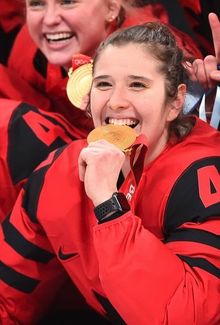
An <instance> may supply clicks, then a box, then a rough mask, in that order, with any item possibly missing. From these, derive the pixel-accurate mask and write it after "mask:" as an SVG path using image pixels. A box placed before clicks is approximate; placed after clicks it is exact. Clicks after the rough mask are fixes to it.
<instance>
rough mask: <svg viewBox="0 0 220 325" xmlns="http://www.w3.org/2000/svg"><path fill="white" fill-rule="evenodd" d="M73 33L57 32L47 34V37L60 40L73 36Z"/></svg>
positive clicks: (51, 39) (50, 39)
mask: <svg viewBox="0 0 220 325" xmlns="http://www.w3.org/2000/svg"><path fill="white" fill-rule="evenodd" d="M72 35H73V34H72V33H67V32H65V33H64V32H63V33H56V34H46V35H45V36H46V38H47V40H48V41H58V40H63V39H67V38H70V37H72Z"/></svg>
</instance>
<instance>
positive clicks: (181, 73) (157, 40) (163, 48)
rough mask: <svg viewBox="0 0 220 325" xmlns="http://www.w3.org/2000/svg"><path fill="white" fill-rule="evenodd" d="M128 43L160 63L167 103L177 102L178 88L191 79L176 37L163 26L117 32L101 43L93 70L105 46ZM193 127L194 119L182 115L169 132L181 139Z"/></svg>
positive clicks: (146, 25)
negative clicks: (138, 47) (175, 100)
mask: <svg viewBox="0 0 220 325" xmlns="http://www.w3.org/2000/svg"><path fill="white" fill-rule="evenodd" d="M129 43H133V44H139V45H141V46H143V48H145V49H147V51H150V53H151V54H152V56H153V57H154V58H155V59H156V60H158V61H159V62H160V72H161V73H162V74H163V75H164V76H165V86H166V94H167V100H168V101H169V100H172V99H175V97H176V96H177V91H178V86H179V85H180V84H183V83H187V79H188V78H187V74H186V71H185V68H184V65H183V62H184V61H185V60H184V57H183V52H182V50H181V49H180V48H179V47H178V45H177V42H176V39H175V36H173V34H172V33H171V32H170V30H169V29H168V28H167V27H166V26H165V25H164V24H162V23H159V22H149V23H146V24H142V25H138V26H132V27H129V28H125V29H121V30H118V31H116V32H114V33H113V34H111V35H110V36H109V37H108V38H107V39H106V40H105V41H103V42H102V43H101V44H100V46H99V48H98V50H97V52H96V55H95V58H94V67H95V65H96V62H97V61H98V59H99V56H100V55H101V53H102V52H103V50H104V49H105V48H106V47H108V46H109V45H111V46H117V47H120V46H125V45H127V44H129ZM192 125H193V120H192V118H191V117H189V116H185V115H183V114H182V113H180V114H179V116H178V117H177V118H176V119H175V120H174V121H172V122H171V123H170V127H169V131H170V134H173V133H174V134H175V135H176V136H177V137H178V138H179V139H181V138H183V137H184V136H186V135H187V134H188V133H189V132H190V130H191V128H192Z"/></svg>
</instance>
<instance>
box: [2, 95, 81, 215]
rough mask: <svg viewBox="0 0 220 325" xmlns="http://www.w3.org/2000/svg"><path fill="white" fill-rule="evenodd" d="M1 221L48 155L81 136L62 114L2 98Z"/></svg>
mask: <svg viewBox="0 0 220 325" xmlns="http://www.w3.org/2000/svg"><path fill="white" fill-rule="evenodd" d="M0 115H1V118H0V138H1V146H0V162H1V164H0V179H1V185H0V221H2V220H3V219H4V218H5V216H6V215H7V214H8V213H9V212H10V211H11V209H12V207H13V205H14V202H15V200H16V198H17V195H18V193H19V191H20V189H21V187H22V185H23V184H24V182H25V181H26V179H27V177H28V176H29V175H30V174H31V172H32V171H33V170H34V168H36V167H37V165H38V164H39V163H40V162H41V161H43V160H44V159H45V158H46V157H47V155H48V154H49V153H50V152H51V151H53V150H55V149H57V148H59V147H61V146H63V145H65V144H67V143H70V142H72V141H73V140H75V139H79V138H80V136H79V134H78V133H77V132H75V130H74V128H73V127H72V126H71V125H70V124H69V123H68V122H67V121H66V120H65V119H64V118H63V117H62V116H61V115H59V114H55V113H48V112H45V111H41V110H40V109H37V108H35V107H34V106H31V105H29V104H26V103H23V102H18V101H13V100H7V99H0Z"/></svg>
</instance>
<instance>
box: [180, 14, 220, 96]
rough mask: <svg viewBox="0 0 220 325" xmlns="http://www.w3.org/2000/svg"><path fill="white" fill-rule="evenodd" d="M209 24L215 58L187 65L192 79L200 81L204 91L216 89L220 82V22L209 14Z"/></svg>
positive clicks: (211, 56)
mask: <svg viewBox="0 0 220 325" xmlns="http://www.w3.org/2000/svg"><path fill="white" fill-rule="evenodd" d="M209 24H210V27H211V31H212V37H213V45H214V49H215V56H213V55H208V56H206V57H205V58H204V60H201V59H196V60H195V61H194V62H193V63H192V65H190V64H189V65H187V67H186V68H187V70H188V73H189V76H190V79H191V80H193V81H198V82H199V83H200V84H201V85H202V86H203V88H204V89H206V90H207V89H210V88H214V87H215V86H216V85H217V84H218V83H219V82H220V70H218V69H217V65H218V64H220V21H219V19H218V16H217V15H216V14H214V13H210V14H209ZM219 69H220V67H219Z"/></svg>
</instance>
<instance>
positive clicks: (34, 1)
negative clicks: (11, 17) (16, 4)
mask: <svg viewBox="0 0 220 325" xmlns="http://www.w3.org/2000/svg"><path fill="white" fill-rule="evenodd" d="M44 5H45V1H42V0H31V1H29V2H28V7H31V8H36V9H37V8H40V7H43V6H44Z"/></svg>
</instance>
